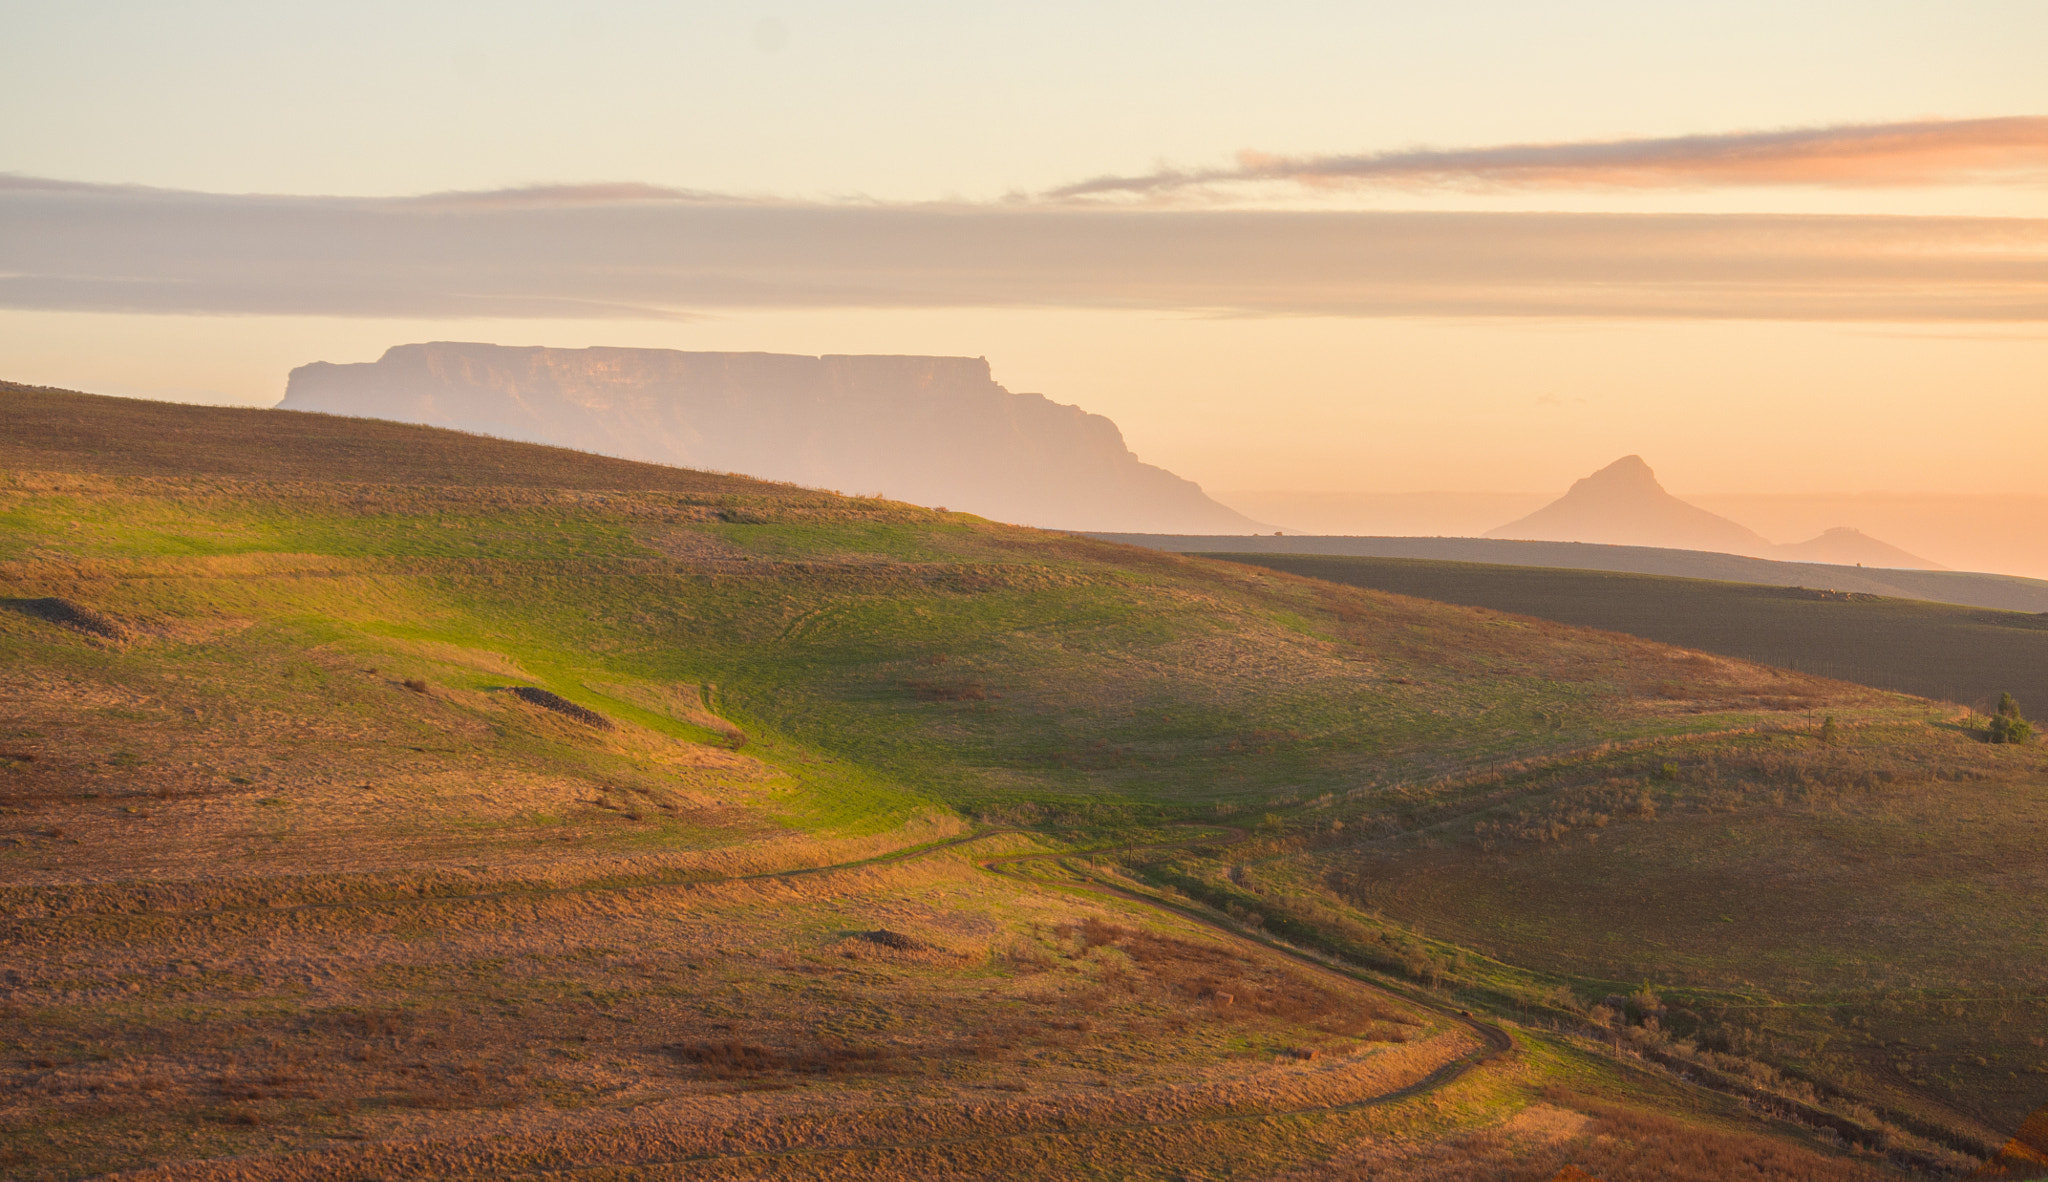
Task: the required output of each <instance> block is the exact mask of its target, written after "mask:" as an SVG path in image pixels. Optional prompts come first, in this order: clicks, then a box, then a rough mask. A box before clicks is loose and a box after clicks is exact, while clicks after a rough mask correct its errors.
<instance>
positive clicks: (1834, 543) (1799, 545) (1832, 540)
mask: <svg viewBox="0 0 2048 1182" xmlns="http://www.w3.org/2000/svg"><path fill="white" fill-rule="evenodd" d="M1777 553H1778V556H1779V557H1781V558H1784V559H1787V560H1793V561H1801V562H1832V563H1837V564H1839V565H1842V566H1886V567H1899V568H1902V569H1905V570H1941V569H1944V568H1943V567H1941V566H1940V565H1939V564H1938V563H1933V562H1929V561H1927V560H1926V559H1925V558H1922V557H1920V556H1919V555H1917V554H1908V553H1906V552H1905V551H1904V550H1901V549H1899V548H1898V547H1897V546H1894V545H1892V544H1891V543H1889V542H1880V541H1878V540H1877V539H1876V538H1873V537H1871V536H1870V535H1869V534H1866V533H1864V532H1863V531H1862V530H1860V529H1851V528H1850V527H1849V526H1846V525H1838V526H1836V527H1835V528H1833V529H1831V530H1828V531H1827V532H1825V533H1823V534H1821V535H1820V536H1819V537H1817V538H1813V539H1811V540H1808V541H1804V542H1795V543H1793V544H1792V545H1789V546H1779V547H1777Z"/></svg>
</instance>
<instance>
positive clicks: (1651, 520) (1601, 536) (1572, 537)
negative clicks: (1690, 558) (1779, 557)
mask: <svg viewBox="0 0 2048 1182" xmlns="http://www.w3.org/2000/svg"><path fill="white" fill-rule="evenodd" d="M1486 536H1487V537H1489V538H1520V539H1524V540H1528V541H1538V542H1600V543H1605V544H1607V545H1614V546H1663V547H1668V548H1670V549H1674V550H1715V551H1719V552H1721V553H1723V554H1747V555H1751V556H1754V557H1762V556H1764V555H1767V554H1770V553H1771V552H1772V551H1773V550H1775V549H1777V547H1775V546H1773V545H1772V544H1771V543H1770V541H1769V539H1767V538H1765V537H1764V536H1763V535H1761V534H1759V533H1757V532H1756V531H1754V530H1752V529H1750V528H1749V527H1748V526H1745V525H1741V524H1739V523H1737V522H1733V521H1730V520H1728V519H1727V518H1726V517H1722V516H1720V515H1719V514H1716V513H1709V512H1707V511H1706V510H1705V509H1702V508H1700V507H1699V506H1697V505H1688V504H1686V503H1685V502H1684V501H1681V500H1679V499H1678V498H1677V497H1674V496H1672V495H1671V494H1670V493H1668V492H1665V491H1664V486H1663V485H1661V484H1659V483H1657V474H1656V473H1655V472H1652V471H1651V470H1650V466H1649V465H1648V464H1646V463H1644V462H1643V457H1641V456H1623V457H1622V458H1621V459H1618V460H1616V461H1614V462H1613V463H1612V464H1609V465H1607V466H1606V467H1605V468H1602V469H1600V470H1599V471H1598V472H1595V473H1593V474H1592V475H1591V476H1588V477H1586V478H1585V479H1584V480H1581V481H1579V482H1578V483H1576V484H1574V485H1572V487H1571V490H1570V491H1569V492H1567V493H1565V494H1564V495H1563V496H1562V497H1559V498H1558V499H1557V500H1555V501H1552V502H1551V503H1550V504H1548V505H1545V506H1544V507H1543V508H1541V509H1538V510H1536V512H1534V513H1531V514H1529V515H1528V516H1527V517H1523V518H1520V519H1519V520H1516V521H1511V522H1509V523H1508V524H1506V525H1503V526H1501V527H1499V528H1498V529H1491V530H1488V531H1487V532H1486Z"/></svg>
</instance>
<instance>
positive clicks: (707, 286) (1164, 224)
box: [0, 178, 2048, 321]
mask: <svg viewBox="0 0 2048 1182" xmlns="http://www.w3.org/2000/svg"><path fill="white" fill-rule="evenodd" d="M948 306H975V307H1094V308H1152V309H1167V310H1185V311H1196V312H1204V313H1222V314H1235V315H1296V314H1310V315H1347V316H1401V315H1432V316H1588V317H1663V318H1735V319H1778V320H1895V321H1965V320H1978V321H2043V320H2048V219H2030V218H1950V217H1816V216H1791V215H1703V214H1689V215H1625V214H1554V213H1388V212H1356V211H1353V212H1298V211H1296V212H1287V211H1271V210H1216V209H1209V210H1148V209H1101V208H1074V207H1047V206H1036V207H1030V206H1027V207H1012V206H952V205H949V206H883V205H865V206H857V205H804V204H779V203H747V202H738V201H733V200H730V199H710V198H705V197H702V196H699V195H694V194H679V193H668V192H665V191H661V190H654V189H643V188H632V187H627V188H616V187H600V188H591V189H559V188H558V189H549V190H539V191H515V192H509V193H500V194H475V195H454V196H443V197H435V198H427V199H423V198H317V197H239V196H236V197H230V196H217V195H211V194H197V193H173V192H164V191H159V190H146V189H133V188H96V187H92V186H75V185H56V186H52V185H46V184H40V183H36V182H18V181H17V182H10V181H8V180H6V179H5V178H0V307H13V308H39V309H68V310H103V311H143V312H177V313H249V312H264V313H280V314H300V315H329V316H332V315H360V316H491V317H504V316H521V317H598V318H642V319H645V318H677V317H687V316H690V315H693V314H695V313H697V312H699V311H708V310H713V309H719V308H746V307H810V308H824V307H870V308H881V307H948Z"/></svg>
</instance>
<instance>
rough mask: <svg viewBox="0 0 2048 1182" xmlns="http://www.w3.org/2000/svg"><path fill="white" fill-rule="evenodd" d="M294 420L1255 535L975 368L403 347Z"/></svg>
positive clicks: (921, 361) (318, 382) (1037, 521)
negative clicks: (484, 437)
mask: <svg viewBox="0 0 2048 1182" xmlns="http://www.w3.org/2000/svg"><path fill="white" fill-rule="evenodd" d="M279 406H280V407H281V408H282V409H285V410H307V411H324V412H327V413H330V414H343V415H355V416H359V417H365V418H379V419H396V420H400V421H403V422H412V423H426V424H430V425H432V426H437V427H453V428H456V429H458V430H462V431H473V432H479V433H482V434H488V435H496V436H500V437H502V438H506V439H520V440H527V441H531V442H537V443H553V444H559V445H562V446H565V447H573V448H578V449H581V450H584V451H593V452H600V453H603V454H606V455H614V456H622V457H625V458H628V459H636V460H652V461H656V462H659V463H664V464H675V465H678V466H682V467H689V468H706V469H712V470H717V471H727V472H740V473H744V474H746V475H749V476H759V477H764V478H767V479H770V480H786V481H791V482H794V483H797V484H805V485H810V486H813V487H818V488H833V489H839V490H841V491H844V492H849V493H876V492H879V493H882V494H884V495H887V496H889V497H892V498H895V499H897V500H903V501H911V502H915V503H918V504H924V505H944V506H946V507H948V508H953V509H965V510H967V511H969V512H973V513H978V514H981V515H982V516H984V517H992V518H995V519H997V520H1001V521H1010V522H1017V523H1020V524H1026V525H1040V526H1048V527H1052V528H1060V529H1123V530H1146V531H1157V532H1164V533H1205V532H1206V533H1213V532H1232V533H1236V532H1249V531H1251V530H1254V529H1257V528H1258V525H1257V523H1255V522H1253V521H1251V520H1250V519H1249V518H1247V517H1245V516H1243V515H1242V514H1239V513H1237V512H1236V511H1235V510H1232V509H1230V508H1228V507H1226V506H1224V505H1221V504H1218V503H1217V502H1216V501H1214V500H1211V499H1210V498H1209V497H1208V496H1206V495H1205V494H1204V493H1203V492H1202V490H1201V488H1200V487H1199V486H1197V485H1196V484H1195V483H1194V482H1192V481H1189V480H1183V479H1182V478H1180V477H1178V476H1175V475H1174V474H1173V473H1171V472H1168V471H1166V470H1165V469H1163V468H1156V467H1153V466H1152V465H1150V464H1145V463H1140V462H1139V460H1138V458H1137V457H1136V456H1134V455H1132V454H1131V452H1130V449H1129V448H1127V447H1126V446H1125V445H1124V440H1123V434H1122V432H1120V431H1118V430H1117V426H1116V424H1115V423H1113V422H1111V421H1110V420H1108V419H1106V418H1104V417H1102V416H1101V415H1093V414H1089V413H1087V412H1085V411H1083V410H1081V409H1080V408H1079V407H1073V406H1063V405H1061V404H1059V403H1056V402H1053V401H1051V400H1050V399H1048V398H1045V397H1043V396H1042V395H1038V394H1012V393H1011V392H1009V391H1008V390H1005V389H1004V388H1003V387H1001V386H1000V385H997V384H996V382H995V381H994V379H993V378H992V377H991V376H990V374H989V367H988V362H986V361H984V360H981V359H978V358H968V357H865V356H863V357H854V356H826V357H801V356H792V355H788V354H778V353H684V352H678V351H676V350H672V349H606V348H597V349H548V348H515V347H510V346H503V345H473V344H453V343H446V342H441V343H435V344H424V345H399V346H396V347H394V348H392V349H390V350H389V351H387V352H386V353H385V354H384V356H383V357H382V358H380V359H378V360H377V361H375V362H368V363H363V364H355V365H330V364H328V363H325V362H316V363H314V364H312V365H304V366H300V367H299V368H298V369H295V370H293V371H292V374H291V380H290V382H289V384H288V385H287V387H286V392H285V398H284V401H283V402H282V403H280V404H279Z"/></svg>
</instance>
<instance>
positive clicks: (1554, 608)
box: [1216, 554, 2048, 711]
mask: <svg viewBox="0 0 2048 1182" xmlns="http://www.w3.org/2000/svg"><path fill="white" fill-rule="evenodd" d="M1216 557H1219V558H1225V559H1228V560H1230V561H1232V562H1243V563H1249V564H1252V565H1256V566H1263V567H1268V568H1271V569H1273V570H1283V571H1288V572H1290V573H1292V574H1297V575H1303V576H1306V577H1308V578H1314V579H1325V580H1328V581H1330V582H1333V583H1343V584H1346V585H1348V586H1353V587H1370V588H1372V589H1374V590H1377V591H1391V592H1393V593H1395V594H1397V595H1412V596H1415V597H1416V598H1418V599H1431V600H1437V601H1439V602H1443V603H1457V604H1464V605H1466V606H1470V607H1484V608H1490V609H1492V610H1494V611H1502V612H1514V613H1516V614H1517V615H1527V616H1538V617H1541V618H1543V619H1546V620H1556V621H1558V622H1560V623H1565V624H1576V625H1578V626H1580V627H1585V628H1604V629H1607V630H1609V631H1613V632H1626V633H1628V634H1629V635H1631V636H1641V637H1645V638H1648V639H1650V640H1659V641H1663V642H1664V643H1666V644H1676V645H1681V646H1683V647H1685V648H1694V649H1700V650H1702V651H1705V652H1710V653H1720V654H1722V655H1724V656H1730V657H1738V658H1741V659H1742V660H1746V661H1757V662H1761V663H1763V664H1767V665H1777V666H1780V667H1782V668H1786V669H1796V670H1799V671H1801V672H1805V673H1813V674H1818V675H1820V676H1822V677H1834V678H1840V679H1842V680H1844V681H1856V682H1861V683H1862V684H1864V685H1869V686H1876V687H1878V688H1880V689H1891V690H1899V691H1901V692H1903V693H1909V694H1918V695H1920V696H1922V697H1927V698H1935V699H1938V700H1941V701H1950V702H1959V703H1962V704H1964V705H1967V706H1972V707H1975V708H1976V709H1978V710H1980V711H1981V710H1988V709H1990V708H1991V706H1992V705H1994V704H1995V703H1996V702H1997V701H1998V697H1999V695H2000V694H2002V693H2011V694H2014V695H2016V696H2017V697H2018V698H2019V699H2020V700H2021V701H2022V702H2023V703H2035V704H2039V705H2040V706H2042V707H2044V708H2048V616H2039V615H2030V614H2027V613H2024V612H2002V611H1991V610H1988V609H1984V608H1969V607H1956V606H1953V605H1949V604H1941V603H1926V602H1923V601H1919V600H1904V599H1880V598H1876V597H1873V596H1867V595H1843V594H1834V593H1828V592H1825V591H1815V590H1805V589H1801V588H1796V587H1762V586H1754V585H1751V584H1746V583H1717V582H1711V581H1708V580H1705V579H1676V578H1667V577H1663V576H1659V575H1634V574H1614V573H1610V572H1604V571H1576V570H1552V569H1548V568H1544V567H1520V566H1490V565H1484V564H1480V563H1466V562H1431V561H1423V560H1420V559H1407V558H1348V557H1324V556H1317V555H1284V554H1224V555H1216Z"/></svg>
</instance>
